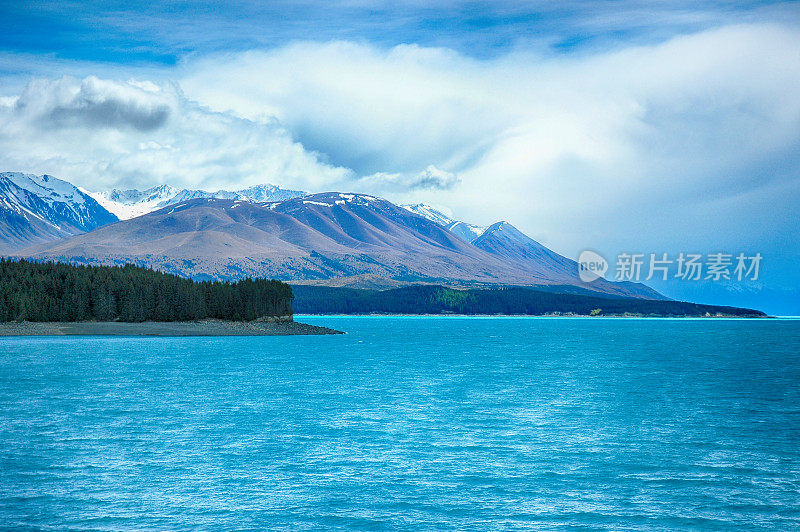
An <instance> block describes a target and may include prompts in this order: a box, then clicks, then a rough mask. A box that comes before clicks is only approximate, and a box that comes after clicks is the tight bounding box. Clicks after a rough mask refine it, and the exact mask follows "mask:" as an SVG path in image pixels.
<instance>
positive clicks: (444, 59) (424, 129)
mask: <svg viewBox="0 0 800 532" xmlns="http://www.w3.org/2000/svg"><path fill="white" fill-rule="evenodd" d="M535 49H536V48H533V50H535ZM140 74H141V73H139V75H138V78H137V79H139V81H137V82H125V83H121V82H103V81H100V80H94V79H92V78H89V79H88V80H84V81H76V80H74V79H67V80H66V81H55V82H54V81H49V82H39V84H40V85H41V86H39V85H37V84H34V85H31V86H30V87H29V88H28V89H26V90H25V91H22V92H20V93H19V94H16V95H15V94H4V95H3V96H4V97H5V98H3V99H0V120H2V124H3V128H2V129H1V130H0V167H2V168H5V169H16V170H27V171H37V172H43V171H46V172H49V173H53V174H56V175H60V176H64V177H66V178H72V179H75V180H76V182H78V184H81V185H83V186H85V187H87V188H102V187H104V186H112V185H118V184H120V185H135V184H145V183H146V184H153V183H156V182H169V183H173V184H176V185H179V186H180V185H191V186H206V187H209V188H214V187H228V186H233V185H239V184H252V183H255V182H259V181H276V182H278V183H280V184H283V185H287V186H292V187H299V188H306V189H310V190H323V189H324V190H335V189H339V190H347V189H350V190H356V191H363V192H370V193H374V194H385V195H388V196H390V197H391V198H392V199H395V200H398V201H402V202H418V201H425V202H429V203H435V204H441V205H449V206H450V207H452V209H453V212H454V214H455V216H456V217H458V218H463V219H466V220H467V221H472V222H475V223H479V224H488V223H491V222H493V221H495V220H497V219H507V220H509V221H511V222H512V223H514V224H515V225H518V226H519V227H520V228H521V229H523V230H525V231H526V232H528V233H529V234H531V236H533V237H535V238H537V239H539V240H541V241H543V242H544V243H546V244H548V245H550V246H552V247H554V248H555V249H556V250H558V251H560V252H563V253H566V254H570V255H573V256H575V255H576V254H577V251H579V250H580V249H582V248H584V247H593V248H595V249H599V250H601V251H607V252H616V251H618V250H620V249H627V250H629V251H630V250H641V251H643V252H651V251H652V252H659V251H670V250H671V249H676V248H679V247H680V248H689V249H694V250H697V249H704V250H705V249H711V250H712V251H716V250H717V249H715V248H723V247H733V246H747V247H748V249H749V250H754V249H755V250H758V249H757V248H760V249H762V250H764V249H765V248H766V247H771V249H773V250H774V251H775V253H776V254H781V253H783V255H784V256H786V257H789V258H788V259H786V260H794V259H792V257H795V258H796V257H797V255H798V253H800V250H798V249H797V247H796V245H794V246H790V248H791V249H792V251H790V252H785V251H783V252H782V251H780V249H782V246H784V247H785V242H786V241H788V240H790V239H791V238H792V236H791V235H792V234H795V233H796V227H795V225H796V223H795V222H794V221H793V219H792V218H793V217H792V216H791V215H792V214H794V215H795V216H796V213H797V212H798V211H800V205H798V202H800V172H799V171H798V169H797V168H798V165H797V153H798V152H800V93H798V90H797V87H798V86H800V31H798V30H797V28H796V27H795V26H792V25H780V24H750V25H740V26H728V27H722V28H718V29H714V30H708V31H703V32H699V33H695V34H691V35H682V36H677V37H674V38H672V39H671V40H667V41H664V42H661V43H660V44H654V45H649V46H636V47H628V48H624V49H623V48H620V47H616V48H615V49H614V50H612V51H605V52H597V53H581V54H577V55H563V56H559V55H554V54H553V53H547V54H546V55H540V54H537V53H535V52H532V51H531V49H521V48H520V49H515V50H514V51H512V52H510V53H508V54H506V55H503V56H499V57H494V58H490V59H475V58H471V57H467V56H465V55H462V54H459V53H457V52H454V51H452V50H448V49H443V48H424V47H419V46H415V45H402V46H397V47H394V48H391V49H381V48H377V47H374V46H371V45H367V44H356V43H349V42H330V43H309V42H305V43H295V44H292V45H288V46H284V47H281V48H275V49H272V50H270V51H251V52H243V53H233V54H225V55H211V56H203V57H196V56H195V57H189V58H187V59H186V60H185V61H184V62H183V63H182V64H180V65H179V66H178V67H177V68H175V69H174V70H173V71H171V72H168V74H169V75H171V76H172V77H173V78H174V79H175V80H177V81H176V82H175V83H174V84H172V83H168V82H165V81H163V78H162V77H161V76H164V75H165V73H164V72H163V71H162V72H160V73H153V75H152V76H149V77H148V76H145V75H140ZM114 77H120V76H119V75H116V74H115V76H114ZM145 79H151V80H153V81H155V82H156V83H155V84H147V83H146V82H144V80H145ZM61 85H63V87H62V86H61ZM182 91H183V92H182ZM184 92H185V95H184ZM21 99H27V100H29V101H30V102H32V103H30V104H29V105H28V107H27V108H26V109H25V110H21V109H19V108H18V105H17V102H18V101H19V100H21ZM36 102H38V103H36ZM37 105H38V106H39V107H37ZM163 106H166V107H163ZM35 109H39V110H37V111H34V110H35ZM55 109H65V110H61V111H58V112H57V113H56V120H54V119H53V111H54V110H55ZM163 109H166V110H167V111H166V112H161V111H160V110H163ZM59 113H61V115H59ZM162 119H163V123H161V122H160V121H161V120H162ZM151 124H156V125H154V126H153V125H151ZM148 128H149V129H148ZM318 154H319V155H318Z"/></svg>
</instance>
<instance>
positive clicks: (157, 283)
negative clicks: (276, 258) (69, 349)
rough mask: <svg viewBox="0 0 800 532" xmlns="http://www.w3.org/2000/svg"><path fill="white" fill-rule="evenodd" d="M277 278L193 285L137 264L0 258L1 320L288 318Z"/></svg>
mask: <svg viewBox="0 0 800 532" xmlns="http://www.w3.org/2000/svg"><path fill="white" fill-rule="evenodd" d="M292 299H293V296H292V289H291V288H290V287H289V285H287V284H285V283H282V282H280V281H271V280H266V279H245V280H242V281H238V282H235V283H227V282H217V281H203V282H196V281H193V280H191V279H185V278H183V277H178V276H176V275H170V274H166V273H162V272H158V271H155V270H150V269H147V268H140V267H138V266H133V265H126V266H73V265H70V264H62V263H53V262H43V263H40V262H30V261H24V260H21V261H15V260H7V259H0V321H22V320H27V321H85V320H98V321H131V322H140V321H187V320H198V319H205V318H216V319H222V320H254V319H258V318H261V317H264V316H279V315H288V314H291V313H292Z"/></svg>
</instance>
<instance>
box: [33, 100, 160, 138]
mask: <svg viewBox="0 0 800 532" xmlns="http://www.w3.org/2000/svg"><path fill="white" fill-rule="evenodd" d="M169 114H170V108H169V106H167V105H156V106H153V107H143V106H140V105H137V104H136V103H132V102H125V101H120V100H115V99H107V100H102V101H80V102H75V104H74V105H70V106H63V105H60V106H57V107H54V108H53V109H51V110H50V112H49V113H48V114H47V116H46V121H48V122H49V123H51V124H52V125H55V126H59V127H76V126H77V127H81V126H86V127H108V128H115V129H121V128H125V127H131V128H133V129H137V130H139V131H153V130H154V129H158V128H160V127H161V126H163V125H164V124H165V123H166V121H167V119H168V118H169Z"/></svg>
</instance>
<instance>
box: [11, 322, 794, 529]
mask: <svg viewBox="0 0 800 532" xmlns="http://www.w3.org/2000/svg"><path fill="white" fill-rule="evenodd" d="M300 321H306V322H309V323H314V324H319V325H327V326H331V327H334V328H338V329H341V330H345V331H347V332H348V333H349V334H347V335H341V336H308V337H260V338H170V339H163V338H144V339H142V338H139V339H136V338H83V339H78V338H5V339H0V528H26V527H28V528H50V527H52V528H57V529H58V528H82V529H85V528H91V529H113V530H120V529H159V530H164V529H171V530H176V529H195V528H205V529H227V528H237V529H248V528H249V529H267V528H269V529H275V528H279V529H280V528H283V529H288V530H297V529H319V528H335V527H338V528H347V529H350V528H367V529H398V528H400V529H426V530H429V529H487V528H492V529H527V528H537V529H542V528H544V529H567V528H571V527H586V528H591V529H610V530H664V529H732V528H740V529H764V530H774V529H781V530H787V529H797V528H800V320H758V321H747V320H656V319H580V318H577V319H569V318H561V319H547V318H457V317H450V318H427V317H426V318H389V317H369V318H360V317H325V318H322V317H308V318H306V319H305V320H302V319H301V320H300Z"/></svg>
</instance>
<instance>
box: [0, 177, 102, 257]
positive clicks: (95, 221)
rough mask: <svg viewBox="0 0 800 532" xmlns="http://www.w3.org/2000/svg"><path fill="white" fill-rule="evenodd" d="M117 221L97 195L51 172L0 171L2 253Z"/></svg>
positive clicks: (8, 252) (0, 247) (0, 246)
mask: <svg viewBox="0 0 800 532" xmlns="http://www.w3.org/2000/svg"><path fill="white" fill-rule="evenodd" d="M116 221H117V217H116V216H115V215H113V214H112V213H110V212H109V211H108V210H106V209H105V208H103V207H102V206H101V205H100V204H99V203H98V202H97V201H96V200H95V199H94V198H92V197H91V196H89V195H88V194H86V193H85V192H83V191H81V190H79V189H78V188H77V187H75V186H73V185H71V184H70V183H67V182H66V181H62V180H60V179H56V178H55V177H53V176H50V175H42V176H35V175H31V174H22V173H19V172H3V173H0V254H13V253H15V252H18V251H20V250H22V249H24V248H26V247H28V246H30V245H33V244H37V243H42V242H48V241H53V240H58V239H61V238H65V237H68V236H72V235H76V234H80V233H85V232H87V231H91V230H92V229H95V228H97V227H100V226H102V225H106V224H109V223H112V222H116Z"/></svg>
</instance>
